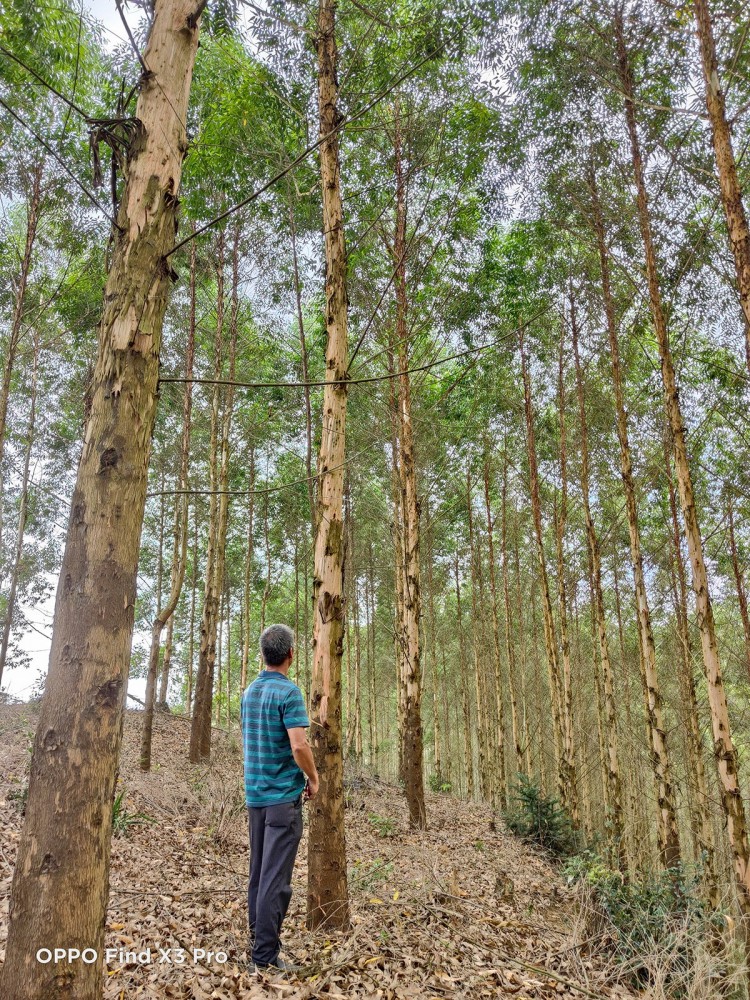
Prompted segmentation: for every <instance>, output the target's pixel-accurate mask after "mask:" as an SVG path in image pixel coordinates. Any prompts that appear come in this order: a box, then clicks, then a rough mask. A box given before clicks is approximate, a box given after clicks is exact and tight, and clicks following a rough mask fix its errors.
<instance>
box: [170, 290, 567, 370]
mask: <svg viewBox="0 0 750 1000" xmlns="http://www.w3.org/2000/svg"><path fill="white" fill-rule="evenodd" d="M551 308H552V307H551V306H546V307H545V308H544V309H542V310H541V311H540V312H538V313H537V314H536V315H535V316H533V317H532V318H531V319H530V320H528V321H527V322H526V323H524V324H523V329H525V328H526V327H527V326H529V325H530V324H531V323H534V322H535V321H536V320H538V319H539V318H540V317H541V316H543V315H544V314H545V313H546V312H549V310H550V309H551ZM516 336H518V331H517V330H513V331H512V332H511V333H506V334H503V336H502V337H498V338H497V339H496V340H491V341H490V342H489V344H482V345H481V346H480V347H470V348H468V349H467V350H465V351H460V352H459V353H458V354H450V355H449V356H448V357H446V358H438V359H437V360H436V361H430V362H428V363H427V364H424V365H418V366H417V367H415V368H405V369H403V370H402V371H397V372H389V373H388V374H386V375H370V376H368V377H367V378H355V379H331V380H330V381H322V382H236V381H232V380H231V379H212V378H189V379H188V378H185V377H184V376H179V375H176V376H169V377H167V378H162V379H159V381H160V382H164V383H166V382H181V383H184V382H192V383H193V384H197V385H228V386H232V387H233V388H236V389H305V388H308V389H314V388H321V387H325V386H327V385H345V386H350V385H362V384H366V383H372V382H387V381H389V380H391V379H394V378H400V377H401V376H402V375H411V374H413V373H415V372H423V371H427V370H428V369H430V368H435V367H436V366H437V365H443V364H446V363H447V362H448V361H455V360H457V359H458V358H465V357H466V356H467V355H469V354H478V353H479V352H480V351H487V350H489V348H491V347H497V345H498V344H502V343H504V342H505V341H507V340H510V339H512V338H515V337H516Z"/></svg>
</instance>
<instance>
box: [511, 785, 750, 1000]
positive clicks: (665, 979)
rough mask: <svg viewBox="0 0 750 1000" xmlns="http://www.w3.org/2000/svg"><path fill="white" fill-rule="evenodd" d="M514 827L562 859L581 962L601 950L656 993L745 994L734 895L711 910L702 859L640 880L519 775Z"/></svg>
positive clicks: (702, 997)
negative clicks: (572, 896)
mask: <svg viewBox="0 0 750 1000" xmlns="http://www.w3.org/2000/svg"><path fill="white" fill-rule="evenodd" d="M513 802H514V805H513V807H512V808H511V809H509V810H508V811H507V812H506V813H505V814H504V819H505V822H506V825H507V826H508V828H509V829H510V830H511V831H512V832H513V833H514V834H516V835H517V836H519V837H522V838H523V839H524V840H526V841H529V842H531V843H534V844H536V845H538V846H539V847H540V848H542V849H543V850H544V851H545V852H546V853H548V854H551V855H553V856H555V857H557V858H558V859H559V860H560V862H561V866H562V873H563V875H564V876H565V878H566V880H567V882H568V885H569V886H571V887H574V888H575V890H576V898H577V903H578V907H577V910H578V912H577V920H578V924H579V926H578V928H577V931H578V933H577V935H576V936H577V937H578V938H579V939H580V940H581V941H583V945H582V946H581V947H580V956H579V957H580V960H581V961H583V960H584V955H591V954H596V955H597V956H598V957H599V958H600V959H601V958H604V959H605V960H608V961H609V963H610V975H611V979H612V980H613V981H620V982H624V983H627V985H629V986H630V987H633V988H636V989H638V990H642V991H643V992H644V995H645V996H647V997H649V1000H718V998H726V1000H747V997H748V992H747V972H746V962H745V958H744V949H743V946H742V942H741V940H740V935H739V933H737V927H736V925H735V921H734V919H733V917H732V915H731V914H732V909H733V907H732V902H731V900H730V899H726V900H724V901H722V903H721V904H720V905H719V906H717V907H711V906H710V905H709V903H708V901H707V899H706V896H705V893H704V892H703V891H702V889H701V884H702V877H703V872H702V869H701V867H700V865H696V864H684V863H683V864H680V865H678V866H676V867H674V868H672V869H669V870H668V871H654V872H645V873H643V874H639V875H637V876H636V877H633V876H632V875H631V876H625V875H624V874H623V873H622V872H621V871H619V870H618V869H616V868H613V867H611V866H610V864H609V863H608V862H607V860H606V859H605V858H603V857H602V856H601V854H600V853H599V852H598V851H597V850H596V849H595V848H593V847H591V846H588V847H584V846H583V843H582V840H581V836H580V834H579V833H578V832H577V831H576V830H575V828H574V826H573V823H572V820H571V818H570V816H569V814H568V813H567V812H566V810H565V809H563V808H562V807H561V805H560V803H559V801H558V800H557V799H556V798H555V797H554V796H550V795H545V794H544V793H543V792H542V790H541V789H540V788H539V786H538V785H536V784H534V783H533V782H532V781H530V780H529V779H528V778H527V777H525V776H521V777H520V778H519V782H518V784H517V786H516V791H515V795H514V797H513Z"/></svg>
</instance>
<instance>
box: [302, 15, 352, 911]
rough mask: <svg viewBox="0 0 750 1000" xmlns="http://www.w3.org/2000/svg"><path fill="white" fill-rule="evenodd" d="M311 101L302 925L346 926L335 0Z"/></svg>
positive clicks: (341, 263) (324, 27)
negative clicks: (320, 286) (318, 410)
mask: <svg viewBox="0 0 750 1000" xmlns="http://www.w3.org/2000/svg"><path fill="white" fill-rule="evenodd" d="M316 47H317V53H318V100H319V108H320V134H321V136H322V137H323V136H328V138H326V139H324V141H323V142H322V144H321V146H320V177H321V191H322V197H323V232H324V234H325V255H326V287H325V297H326V308H325V322H326V386H325V389H324V390H323V422H322V432H321V439H320V457H319V461H318V513H317V517H316V525H317V527H316V537H315V567H314V573H313V614H314V619H313V676H312V686H311V699H310V707H311V711H312V719H311V721H312V724H313V725H312V747H313V753H314V754H315V761H316V764H317V767H318V771H319V772H320V792H319V794H318V796H317V797H316V798H315V799H313V800H312V803H311V807H312V808H311V810H310V832H309V839H308V879H307V924H308V927H310V928H311V929H314V928H316V927H319V926H321V925H325V926H328V927H337V928H346V927H348V926H349V896H348V889H347V881H346V842H345V837H344V762H343V754H342V746H341V741H342V733H341V654H342V652H343V648H342V647H343V639H344V603H343V591H344V581H343V572H344V529H343V523H342V503H343V491H344V461H345V455H346V449H345V439H344V434H345V430H346V385H345V382H344V380H345V379H346V374H347V357H348V337H347V328H348V316H347V305H348V300H347V294H346V246H345V241H344V212H343V205H342V200H341V170H340V161H339V140H338V133H334V131H333V130H334V129H335V128H337V127H338V125H339V123H340V120H341V112H340V111H339V108H338V82H337V78H336V62H337V49H336V5H335V0H320V5H319V8H318V31H317V36H316Z"/></svg>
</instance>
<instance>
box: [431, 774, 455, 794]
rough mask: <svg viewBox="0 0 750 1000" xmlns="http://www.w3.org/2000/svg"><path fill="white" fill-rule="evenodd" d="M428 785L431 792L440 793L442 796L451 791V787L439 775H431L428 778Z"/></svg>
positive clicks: (448, 782)
mask: <svg viewBox="0 0 750 1000" xmlns="http://www.w3.org/2000/svg"><path fill="white" fill-rule="evenodd" d="M429 785H430V791H431V792H440V793H442V794H443V795H449V794H450V793H451V792H452V791H453V785H452V784H451V782H450V781H447V780H446V779H445V778H443V776H442V775H440V774H431V775H430V777H429Z"/></svg>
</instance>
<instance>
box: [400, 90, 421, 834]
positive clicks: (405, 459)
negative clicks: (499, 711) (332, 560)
mask: <svg viewBox="0 0 750 1000" xmlns="http://www.w3.org/2000/svg"><path fill="white" fill-rule="evenodd" d="M394 117H395V140H394V161H395V169H396V236H395V240H394V243H393V256H394V258H395V266H396V272H395V286H396V340H397V342H398V361H399V366H400V370H401V372H402V374H401V375H400V376H399V380H398V414H399V421H398V437H399V442H398V444H399V446H398V459H399V461H398V470H399V479H400V486H401V503H400V508H401V514H402V525H401V526H402V531H403V538H402V550H401V552H402V556H403V561H402V566H401V573H402V578H403V582H402V600H403V604H402V622H401V625H402V630H403V632H402V635H403V648H402V652H401V675H400V683H399V687H400V690H401V700H402V713H403V720H402V721H403V729H402V743H401V758H402V769H403V779H404V789H405V792H406V801H407V804H408V806H409V823H410V825H411V826H412V827H415V828H416V829H418V830H424V829H426V827H427V811H426V809H425V802H424V777H423V765H422V756H423V738H422V650H421V639H420V633H419V629H420V623H421V618H422V588H421V579H420V563H419V547H420V530H419V514H420V511H419V499H418V497H417V469H416V459H415V455H414V429H413V426H412V419H411V384H410V381H409V375H408V369H409V330H408V327H407V310H408V298H407V291H406V249H407V244H406V183H405V179H404V165H403V149H402V135H401V113H400V105H399V101H398V99H396V103H395V111H394Z"/></svg>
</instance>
